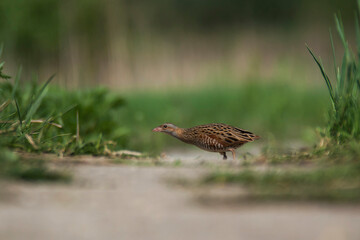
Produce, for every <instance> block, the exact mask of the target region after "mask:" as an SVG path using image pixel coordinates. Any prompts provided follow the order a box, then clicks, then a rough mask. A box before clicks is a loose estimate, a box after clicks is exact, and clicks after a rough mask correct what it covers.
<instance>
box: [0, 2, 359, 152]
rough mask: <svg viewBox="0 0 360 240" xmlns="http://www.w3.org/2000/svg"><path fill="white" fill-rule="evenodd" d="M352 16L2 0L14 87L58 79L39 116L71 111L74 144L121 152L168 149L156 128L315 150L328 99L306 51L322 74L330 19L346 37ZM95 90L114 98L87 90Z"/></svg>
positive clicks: (326, 11)
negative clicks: (100, 143) (235, 135)
mask: <svg viewBox="0 0 360 240" xmlns="http://www.w3.org/2000/svg"><path fill="white" fill-rule="evenodd" d="M355 6H356V4H355V1H335V0H317V1H313V0H300V1H285V0H271V1H270V0H256V1H235V0H223V1H219V0H208V1H202V0H191V1H190V0H168V1H160V0H151V1H149V0H147V1H145V0H137V1H129V0H118V1H116V0H103V1H100V0H79V1H60V0H32V1H28V0H2V1H1V2H0V36H1V38H0V41H1V42H4V44H5V52H4V55H3V59H4V60H5V61H6V66H7V71H6V72H7V73H10V74H11V75H13V76H14V75H15V73H16V71H17V68H18V66H19V65H22V66H23V75H22V78H21V83H22V84H23V83H25V82H31V79H33V76H34V75H35V74H36V75H39V79H43V80H44V79H46V78H47V77H48V76H50V75H51V74H53V73H56V74H57V76H56V79H55V81H54V82H55V84H54V83H52V85H53V86H52V90H50V91H49V92H48V96H47V99H48V100H46V101H44V102H43V103H42V105H43V107H42V108H41V109H42V111H40V113H38V114H39V115H38V117H44V116H45V115H46V114H48V113H49V112H50V111H51V109H54V108H59V109H65V108H66V106H70V105H72V104H78V105H79V107H78V110H79V114H80V123H81V124H80V125H81V128H80V130H81V134H82V135H83V136H84V135H85V136H88V137H89V138H90V139H91V138H94V139H96V137H97V136H98V135H99V134H102V136H103V137H104V138H107V139H111V140H114V141H116V142H117V143H118V144H119V146H121V147H122V148H131V149H136V150H146V151H154V150H159V149H162V148H163V146H164V145H165V141H167V140H166V139H167V138H166V136H160V135H156V136H154V134H152V133H151V131H150V130H151V129H152V128H153V127H155V126H157V125H159V124H161V123H163V122H173V123H175V124H177V125H179V126H183V127H191V126H192V125H195V124H204V123H209V122H224V123H229V124H233V125H236V126H239V127H242V128H246V129H249V130H251V131H254V132H256V133H257V134H259V135H261V136H265V138H269V139H276V140H277V139H279V140H280V141H283V140H284V139H295V140H300V141H304V142H306V143H307V144H311V143H314V142H315V141H316V137H315V133H314V131H313V129H315V127H317V126H322V125H324V123H325V121H326V114H327V109H328V106H329V99H328V96H327V90H326V88H325V86H324V83H323V80H322V79H321V75H320V74H319V72H318V69H317V68H316V66H315V65H314V62H313V60H312V59H311V57H310V56H309V54H308V53H307V51H306V48H305V43H308V44H309V45H310V46H311V47H312V48H313V49H314V51H315V52H316V53H318V54H320V55H321V56H323V60H324V64H325V66H329V65H330V64H331V62H330V60H329V59H328V57H329V56H330V54H331V50H330V49H331V45H330V42H329V38H328V31H327V30H328V28H329V27H330V26H333V13H335V12H338V11H339V10H340V11H341V13H342V16H343V20H344V23H345V26H346V29H347V26H349V25H352V24H353V16H354V13H355ZM349 35H350V38H351V36H352V35H353V33H351V32H350V33H349ZM338 44H339V43H338V41H337V40H336V42H335V45H338ZM54 85H55V86H56V87H55V86H54ZM99 86H102V87H105V88H108V89H111V90H110V91H109V90H106V89H105V88H100V89H97V90H88V89H89V88H98V87H99ZM59 88H60V89H61V90H59ZM115 95H116V96H115ZM109 99H110V100H109ZM54 103H56V104H55V105H54ZM46 109H47V110H46ZM74 111H75V110H74ZM69 115H71V118H70V117H69V119H68V120H66V118H65V120H64V121H65V122H66V121H68V124H66V126H69V127H68V128H66V127H65V130H64V131H69V132H72V133H73V132H75V130H76V121H75V120H74V116H75V112H72V113H71V112H70V113H69ZM167 144H170V145H175V146H179V145H177V144H178V143H177V142H176V141H175V140H174V141H172V140H170V143H167Z"/></svg>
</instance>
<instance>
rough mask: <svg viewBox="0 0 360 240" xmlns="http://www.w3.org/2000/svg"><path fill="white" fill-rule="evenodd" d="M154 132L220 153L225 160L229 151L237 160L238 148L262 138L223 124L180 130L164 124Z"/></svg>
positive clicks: (169, 124)
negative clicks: (236, 152)
mask: <svg viewBox="0 0 360 240" xmlns="http://www.w3.org/2000/svg"><path fill="white" fill-rule="evenodd" d="M153 131H154V132H164V133H166V134H169V135H171V136H173V137H176V138H178V139H179V140H181V141H183V142H185V143H189V144H193V145H195V146H197V147H199V148H201V149H203V150H206V151H209V152H218V153H220V154H221V155H222V156H223V157H224V159H227V157H226V152H228V151H231V152H232V154H233V158H234V159H235V149H236V148H238V147H240V146H242V145H243V144H245V143H247V142H252V141H254V140H256V139H259V138H260V137H259V136H256V135H255V134H253V133H251V132H249V131H246V130H243V129H240V128H237V127H233V126H230V125H227V124H223V123H211V124H206V125H200V126H195V127H192V128H179V127H177V126H175V125H174V124H171V123H164V124H162V125H160V126H159V127H156V128H154V129H153Z"/></svg>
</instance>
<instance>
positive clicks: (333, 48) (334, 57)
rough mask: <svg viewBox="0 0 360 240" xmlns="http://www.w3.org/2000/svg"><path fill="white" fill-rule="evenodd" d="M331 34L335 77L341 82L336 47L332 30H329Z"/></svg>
mask: <svg viewBox="0 0 360 240" xmlns="http://www.w3.org/2000/svg"><path fill="white" fill-rule="evenodd" d="M329 34H330V42H331V49H332V52H333V60H334V70H335V77H336V79H337V80H339V74H338V71H337V64H336V56H335V47H334V41H333V37H332V33H331V29H329Z"/></svg>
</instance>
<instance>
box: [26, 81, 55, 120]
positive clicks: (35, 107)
mask: <svg viewBox="0 0 360 240" xmlns="http://www.w3.org/2000/svg"><path fill="white" fill-rule="evenodd" d="M54 77H55V75H52V76H51V77H50V78H49V79H48V80H47V81H46V83H45V84H44V85H43V86H42V88H41V89H40V91H39V92H38V93H37V95H36V97H35V100H34V101H33V102H31V103H30V105H29V106H28V109H29V111H27V113H26V117H25V122H26V123H29V121H30V120H31V118H32V117H33V115H34V113H35V112H36V111H37V110H38V108H39V107H40V104H41V102H42V99H43V98H44V96H45V89H46V87H47V86H48V85H49V83H50V82H51V80H52V79H53V78H54Z"/></svg>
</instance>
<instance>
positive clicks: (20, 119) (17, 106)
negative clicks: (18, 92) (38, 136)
mask: <svg viewBox="0 0 360 240" xmlns="http://www.w3.org/2000/svg"><path fill="white" fill-rule="evenodd" d="M14 101H15V106H16V113H17V115H18V118H19V123H20V130H21V131H22V118H21V113H20V108H19V104H18V102H17V100H16V99H14Z"/></svg>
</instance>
